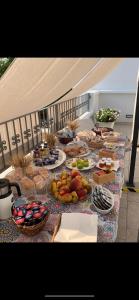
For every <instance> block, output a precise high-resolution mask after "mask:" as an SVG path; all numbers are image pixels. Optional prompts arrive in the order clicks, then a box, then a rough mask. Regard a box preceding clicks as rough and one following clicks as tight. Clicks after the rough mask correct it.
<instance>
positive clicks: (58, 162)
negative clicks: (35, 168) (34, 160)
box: [34, 149, 66, 170]
mask: <svg viewBox="0 0 139 300" xmlns="http://www.w3.org/2000/svg"><path fill="white" fill-rule="evenodd" d="M56 150H58V151H59V158H58V160H56V161H55V163H54V164H52V165H51V164H50V165H45V166H42V168H46V169H47V170H53V169H55V168H57V167H59V166H61V165H62V164H63V163H64V161H65V160H66V154H65V152H64V151H62V150H60V149H56ZM34 165H35V164H34ZM39 167H41V166H39Z"/></svg>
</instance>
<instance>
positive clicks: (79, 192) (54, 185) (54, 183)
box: [48, 170, 92, 204]
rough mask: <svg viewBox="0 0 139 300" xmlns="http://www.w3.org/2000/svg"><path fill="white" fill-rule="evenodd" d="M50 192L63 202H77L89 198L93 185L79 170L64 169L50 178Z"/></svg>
mask: <svg viewBox="0 0 139 300" xmlns="http://www.w3.org/2000/svg"><path fill="white" fill-rule="evenodd" d="M48 193H49V194H50V195H51V196H53V197H54V199H55V200H57V201H59V202H61V203H65V204H70V203H77V202H82V201H87V200H88V198H89V197H90V196H91V194H92V185H91V183H90V182H89V180H88V178H87V177H85V176H83V175H82V174H81V173H80V172H79V171H78V170H72V171H71V172H68V171H66V170H64V171H62V172H61V173H59V174H57V175H55V176H54V177H53V179H51V180H50V182H49V183H48Z"/></svg>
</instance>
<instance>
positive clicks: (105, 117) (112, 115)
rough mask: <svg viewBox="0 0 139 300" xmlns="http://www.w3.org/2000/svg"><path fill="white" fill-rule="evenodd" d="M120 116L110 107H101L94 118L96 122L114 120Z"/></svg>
mask: <svg viewBox="0 0 139 300" xmlns="http://www.w3.org/2000/svg"><path fill="white" fill-rule="evenodd" d="M119 116H120V112H119V111H118V110H116V109H112V108H101V109H100V110H99V111H97V112H96V114H95V118H96V121H97V122H114V121H116V120H117V119H118V117H119Z"/></svg>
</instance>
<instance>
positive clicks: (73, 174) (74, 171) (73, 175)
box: [70, 170, 80, 177]
mask: <svg viewBox="0 0 139 300" xmlns="http://www.w3.org/2000/svg"><path fill="white" fill-rule="evenodd" d="M70 175H71V176H72V177H76V176H78V175H80V172H79V171H78V170H72V171H71V174H70Z"/></svg>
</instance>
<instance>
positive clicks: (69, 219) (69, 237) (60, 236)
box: [54, 213, 98, 242]
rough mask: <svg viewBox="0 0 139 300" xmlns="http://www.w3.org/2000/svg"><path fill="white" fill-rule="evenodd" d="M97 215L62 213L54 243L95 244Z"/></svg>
mask: <svg viewBox="0 0 139 300" xmlns="http://www.w3.org/2000/svg"><path fill="white" fill-rule="evenodd" d="M97 223H98V216H97V214H91V215H90V214H83V213H63V214H62V217H61V225H60V228H59V231H58V233H57V234H56V236H55V239H54V241H55V242H97Z"/></svg>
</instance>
